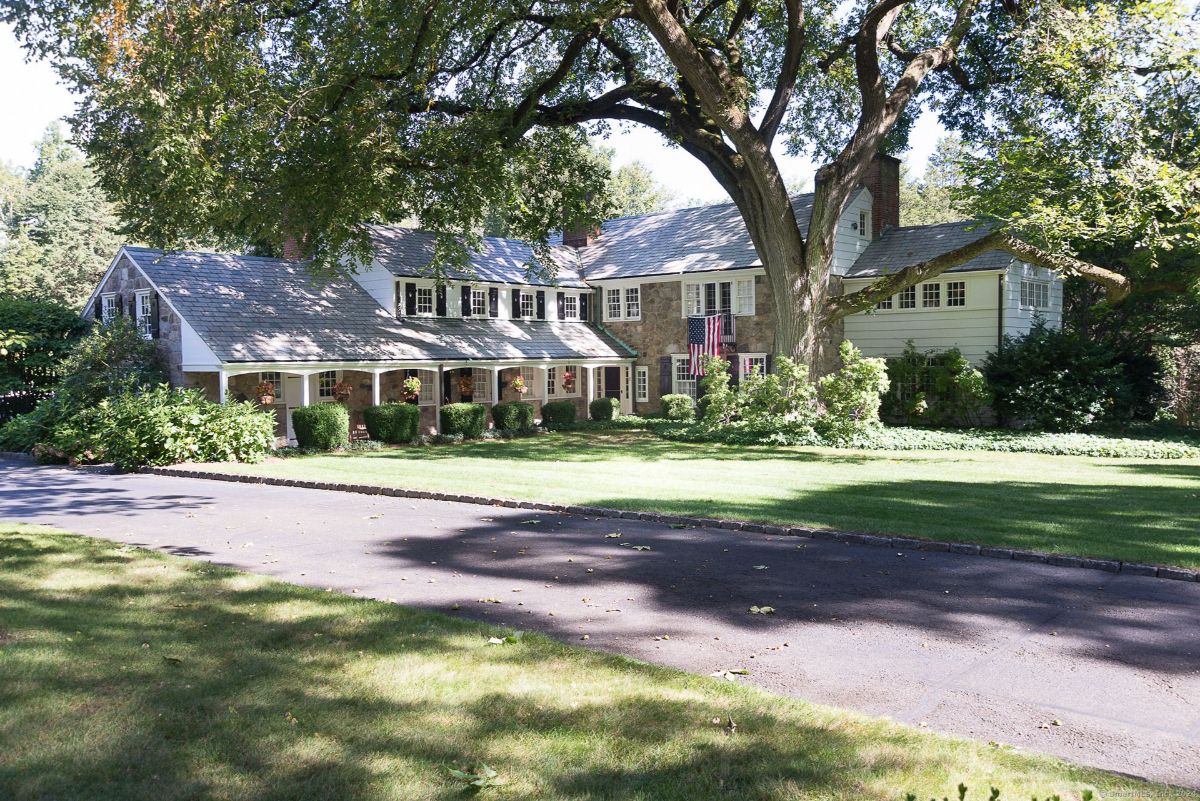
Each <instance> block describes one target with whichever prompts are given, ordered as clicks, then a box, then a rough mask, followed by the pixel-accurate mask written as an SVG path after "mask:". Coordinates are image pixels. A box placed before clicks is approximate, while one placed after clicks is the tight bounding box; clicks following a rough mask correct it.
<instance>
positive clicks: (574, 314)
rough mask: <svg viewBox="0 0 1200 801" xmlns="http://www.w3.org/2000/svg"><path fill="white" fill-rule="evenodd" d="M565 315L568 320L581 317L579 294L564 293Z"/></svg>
mask: <svg viewBox="0 0 1200 801" xmlns="http://www.w3.org/2000/svg"><path fill="white" fill-rule="evenodd" d="M563 316H565V317H566V318H567V319H568V320H578V319H579V296H578V295H563Z"/></svg>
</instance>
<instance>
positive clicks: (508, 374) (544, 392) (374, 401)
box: [183, 359, 633, 442]
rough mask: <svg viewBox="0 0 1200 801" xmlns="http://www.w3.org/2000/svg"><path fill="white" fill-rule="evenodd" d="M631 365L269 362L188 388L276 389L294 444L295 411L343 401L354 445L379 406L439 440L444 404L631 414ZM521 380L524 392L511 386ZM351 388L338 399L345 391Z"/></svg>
mask: <svg viewBox="0 0 1200 801" xmlns="http://www.w3.org/2000/svg"><path fill="white" fill-rule="evenodd" d="M632 369H633V368H632V360H622V361H616V360H611V359H610V360H590V361H588V360H574V361H549V360H541V361H538V360H524V361H505V362H499V361H496V362H442V363H437V364H431V363H420V362H417V363H395V364H363V363H325V364H295V363H291V364H289V363H283V362H264V363H254V364H225V365H221V366H219V367H217V369H215V370H214V369H199V370H198V369H186V368H185V370H184V373H183V376H184V382H185V384H187V385H188V386H196V387H200V388H202V389H203V390H204V391H205V394H206V395H207V396H208V397H209V398H210V399H211V400H214V401H221V402H224V401H227V400H235V401H255V402H257V401H258V395H257V392H256V387H257V386H258V385H259V384H260V383H263V382H267V383H270V384H271V385H272V386H273V387H274V396H273V397H274V403H272V404H271V407H272V408H273V410H274V412H275V416H276V436H277V437H278V439H279V440H280V441H281V442H282V441H286V442H294V441H295V436H294V434H293V432H292V425H291V412H292V410H293V409H295V408H297V407H299V406H309V405H311V404H314V403H336V402H342V403H344V404H345V405H346V408H347V410H348V411H349V412H350V435H351V438H352V439H365V438H366V436H367V434H366V426H365V424H364V421H363V410H364V409H366V408H367V407H368V406H378V405H379V404H381V403H389V402H408V403H415V404H416V405H417V406H419V407H420V408H421V432H422V433H425V434H437V433H439V429H440V416H441V415H440V410H441V406H442V405H443V404H446V403H482V404H484V405H485V406H487V407H488V412H489V414H488V416H489V423H488V425H489V427H491V426H492V425H493V423H492V421H491V409H492V407H494V406H495V405H496V404H497V403H500V402H502V401H514V400H521V401H525V402H527V403H531V404H532V405H533V407H534V414H535V417H536V418H537V419H540V418H541V407H542V404H544V403H547V402H549V401H558V400H567V401H574V402H575V404H576V415H577V417H578V419H581V420H584V419H587V416H588V403H589V402H590V401H591V400H593V399H595V398H603V397H613V398H617V399H619V400H620V402H621V412H622V414H630V413H632V411H633V387H632ZM518 376H520V377H521V378H522V380H523V381H524V384H525V387H526V392H525V393H523V394H522V393H520V392H518V391H517V390H516V389H514V388H513V386H512V382H513V380H514V379H515V378H517V377H518ZM409 377H415V378H417V379H418V380H419V381H420V384H421V388H420V392H419V394H418V396H417V397H416V398H415V399H412V398H409V397H407V396H406V393H405V390H404V386H403V384H404V381H405V379H406V378H409ZM346 385H348V388H349V396H348V397H344V399H340V400H339V398H338V397H337V393H338V391H339V390H345V389H346Z"/></svg>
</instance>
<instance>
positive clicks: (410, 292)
mask: <svg viewBox="0 0 1200 801" xmlns="http://www.w3.org/2000/svg"><path fill="white" fill-rule="evenodd" d="M404 313H405V314H408V315H412V314H416V313H417V285H416V284H413V283H407V284H405V285H404Z"/></svg>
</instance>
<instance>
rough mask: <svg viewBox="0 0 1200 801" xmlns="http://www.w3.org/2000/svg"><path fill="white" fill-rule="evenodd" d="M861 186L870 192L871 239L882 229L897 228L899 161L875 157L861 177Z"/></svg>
mask: <svg viewBox="0 0 1200 801" xmlns="http://www.w3.org/2000/svg"><path fill="white" fill-rule="evenodd" d="M863 186H865V187H866V188H867V189H868V190H869V191H870V192H871V238H872V239H878V238H879V234H880V233H882V232H883V229H884V228H899V227H900V159H898V158H896V157H895V156H885V155H884V154H882V153H880V154H878V155H876V156H875V158H873V159H871V166H870V167H868V168H867V174H866V175H864V176H863Z"/></svg>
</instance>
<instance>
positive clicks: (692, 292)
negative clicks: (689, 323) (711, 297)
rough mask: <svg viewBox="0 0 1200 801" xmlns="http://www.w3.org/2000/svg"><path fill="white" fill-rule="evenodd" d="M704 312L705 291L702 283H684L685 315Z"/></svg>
mask: <svg viewBox="0 0 1200 801" xmlns="http://www.w3.org/2000/svg"><path fill="white" fill-rule="evenodd" d="M694 314H704V293H703V292H701V290H700V284H684V285H683V316H684V317H687V316H689V315H694Z"/></svg>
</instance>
